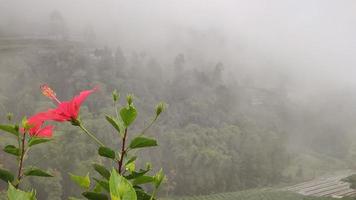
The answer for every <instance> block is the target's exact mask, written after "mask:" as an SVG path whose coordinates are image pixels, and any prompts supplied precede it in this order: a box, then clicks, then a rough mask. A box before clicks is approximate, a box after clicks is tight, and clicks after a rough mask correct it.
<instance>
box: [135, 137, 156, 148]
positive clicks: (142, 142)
mask: <svg viewBox="0 0 356 200" xmlns="http://www.w3.org/2000/svg"><path fill="white" fill-rule="evenodd" d="M153 146H157V141H156V140H155V139H152V138H148V137H142V136H138V137H135V138H134V139H133V140H132V141H131V143H130V148H131V149H137V148H143V147H153Z"/></svg>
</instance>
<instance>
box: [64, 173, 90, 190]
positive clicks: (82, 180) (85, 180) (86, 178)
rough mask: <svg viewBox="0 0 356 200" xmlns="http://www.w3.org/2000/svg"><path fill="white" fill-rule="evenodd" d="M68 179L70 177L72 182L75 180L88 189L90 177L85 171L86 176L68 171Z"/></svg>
mask: <svg viewBox="0 0 356 200" xmlns="http://www.w3.org/2000/svg"><path fill="white" fill-rule="evenodd" d="M69 176H70V179H72V181H73V182H75V183H76V184H77V185H79V186H80V187H82V188H84V189H89V187H90V178H89V173H87V175H86V176H77V175H74V174H71V173H69Z"/></svg>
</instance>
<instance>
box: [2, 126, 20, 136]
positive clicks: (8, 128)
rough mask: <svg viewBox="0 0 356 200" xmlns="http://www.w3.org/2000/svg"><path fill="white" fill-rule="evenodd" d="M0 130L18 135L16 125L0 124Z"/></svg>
mask: <svg viewBox="0 0 356 200" xmlns="http://www.w3.org/2000/svg"><path fill="white" fill-rule="evenodd" d="M0 130H2V131H5V132H8V133H11V134H13V135H15V136H16V137H18V136H19V131H18V127H17V126H14V125H9V124H0Z"/></svg>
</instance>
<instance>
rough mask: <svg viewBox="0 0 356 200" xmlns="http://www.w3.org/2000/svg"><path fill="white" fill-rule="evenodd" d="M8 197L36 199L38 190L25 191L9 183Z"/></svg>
mask: <svg viewBox="0 0 356 200" xmlns="http://www.w3.org/2000/svg"><path fill="white" fill-rule="evenodd" d="M7 198H8V200H36V192H34V191H31V192H25V191H22V190H19V189H16V188H15V187H14V186H13V185H12V184H11V183H9V188H8V190H7Z"/></svg>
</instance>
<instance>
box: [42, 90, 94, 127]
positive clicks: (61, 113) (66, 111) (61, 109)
mask: <svg viewBox="0 0 356 200" xmlns="http://www.w3.org/2000/svg"><path fill="white" fill-rule="evenodd" d="M41 89H42V93H43V94H44V95H45V96H47V97H48V98H50V99H52V100H54V101H55V102H56V103H57V104H58V106H57V108H56V109H50V110H48V111H47V112H46V117H47V119H51V120H54V121H59V122H63V121H71V122H77V121H78V115H79V111H80V106H81V105H82V103H83V102H84V101H85V100H86V99H87V97H88V96H89V95H90V94H91V93H93V92H95V91H96V90H97V87H95V88H93V89H91V90H84V91H82V92H80V93H79V95H77V96H75V97H74V98H73V99H71V100H69V101H63V102H61V101H59V100H58V99H57V97H56V94H55V93H54V92H53V90H52V89H51V88H49V87H48V86H47V85H44V86H41Z"/></svg>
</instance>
